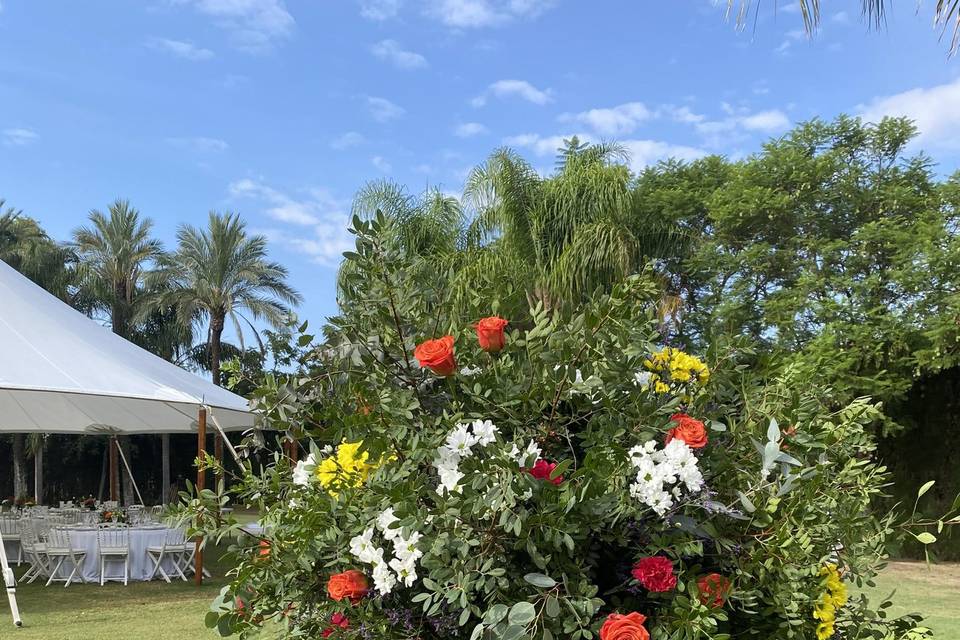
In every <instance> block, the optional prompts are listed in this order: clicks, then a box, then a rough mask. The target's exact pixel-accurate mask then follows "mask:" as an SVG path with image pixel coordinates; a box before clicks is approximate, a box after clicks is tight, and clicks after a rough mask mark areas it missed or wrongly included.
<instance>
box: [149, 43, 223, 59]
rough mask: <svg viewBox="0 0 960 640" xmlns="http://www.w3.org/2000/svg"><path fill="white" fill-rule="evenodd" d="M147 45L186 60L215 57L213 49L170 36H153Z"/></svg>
mask: <svg viewBox="0 0 960 640" xmlns="http://www.w3.org/2000/svg"><path fill="white" fill-rule="evenodd" d="M147 46H148V47H150V48H151V49H156V50H157V51H163V52H165V53H169V54H172V55H175V56H177V57H178V58H183V59H184V60H194V61H196V60H209V59H210V58H212V57H213V51H211V50H210V49H204V48H203V47H198V46H197V45H195V44H193V43H192V42H184V41H183V40H171V39H169V38H151V39H149V40H147Z"/></svg>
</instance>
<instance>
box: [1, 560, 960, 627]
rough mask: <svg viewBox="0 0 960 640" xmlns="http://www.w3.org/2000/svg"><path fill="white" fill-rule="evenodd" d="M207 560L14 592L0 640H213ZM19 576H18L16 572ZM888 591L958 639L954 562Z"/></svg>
mask: <svg viewBox="0 0 960 640" xmlns="http://www.w3.org/2000/svg"><path fill="white" fill-rule="evenodd" d="M207 557H208V558H209V560H213V562H212V563H211V565H212V566H211V570H212V571H213V572H214V578H213V579H212V580H207V581H205V584H204V586H203V587H201V588H199V589H198V588H196V587H194V586H193V583H192V582H191V583H189V584H187V583H183V582H176V583H174V584H166V583H165V582H159V581H158V582H149V583H142V582H140V583H133V584H131V585H129V586H127V587H124V586H123V585H122V584H119V583H110V584H107V585H105V586H103V587H100V586H99V585H71V586H70V587H69V588H66V589H65V588H63V586H62V585H57V584H54V585H51V586H50V587H44V586H43V585H42V584H39V583H34V584H32V585H20V586H19V587H18V588H17V595H18V600H19V601H20V610H21V613H22V615H23V620H24V628H22V629H20V630H19V631H14V629H13V625H12V624H11V622H10V618H9V614H8V611H7V609H6V604H5V602H2V603H0V638H4V639H6V638H11V639H14V640H77V639H80V638H82V639H83V640H127V639H128V638H135V639H137V640H168V639H170V638H176V639H177V640H214V638H216V637H218V636H217V635H216V634H215V633H214V632H212V631H208V630H207V629H206V628H204V626H203V616H204V613H206V611H207V607H208V606H209V603H210V601H211V600H212V599H213V598H214V596H215V595H216V593H217V591H218V590H219V588H220V586H221V585H222V584H223V577H222V576H223V572H224V569H225V567H223V566H222V565H219V563H217V562H216V561H215V558H216V553H215V552H214V550H212V549H211V550H208V552H207ZM18 573H21V572H18ZM894 590H896V595H895V596H894V605H893V607H891V608H890V610H889V611H890V614H891V615H902V614H905V613H914V612H917V613H921V614H923V615H924V617H925V618H926V624H927V625H928V626H929V627H930V628H931V629H933V630H934V632H935V634H936V637H937V638H940V639H943V640H956V639H960V564H945V565H938V566H933V567H930V568H928V567H927V566H926V565H924V564H923V563H916V562H895V563H891V565H890V566H889V568H888V569H887V570H886V571H885V572H884V573H883V575H882V576H881V577H880V578H879V579H878V580H877V587H876V588H873V589H870V590H868V591H869V592H870V594H871V595H872V596H876V597H883V596H886V595H888V594H889V593H890V592H892V591H894Z"/></svg>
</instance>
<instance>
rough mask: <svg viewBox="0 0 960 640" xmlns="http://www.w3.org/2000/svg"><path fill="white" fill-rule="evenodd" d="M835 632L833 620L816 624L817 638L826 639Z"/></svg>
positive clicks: (818, 639)
mask: <svg viewBox="0 0 960 640" xmlns="http://www.w3.org/2000/svg"><path fill="white" fill-rule="evenodd" d="M834 633H836V629H835V628H834V626H833V622H821V623H820V624H818V625H817V640H827V638H829V637H830V636H832V635H833V634H834Z"/></svg>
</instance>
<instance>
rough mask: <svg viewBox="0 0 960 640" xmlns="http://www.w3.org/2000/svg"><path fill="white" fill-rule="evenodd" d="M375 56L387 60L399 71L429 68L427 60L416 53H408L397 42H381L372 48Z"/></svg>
mask: <svg viewBox="0 0 960 640" xmlns="http://www.w3.org/2000/svg"><path fill="white" fill-rule="evenodd" d="M370 51H371V52H372V53H373V55H375V56H377V57H378V58H380V59H381V60H386V61H387V62H389V63H391V64H392V65H393V66H395V67H397V68H398V69H405V70H408V71H409V70H411V69H422V68H424V67H426V66H427V59H426V58H424V57H423V56H422V55H420V54H419V53H416V52H414V51H407V50H406V49H404V48H403V47H402V46H400V43H399V42H397V41H396V40H381V41H380V42H378V43H377V44H375V45H373V46H372V47H370Z"/></svg>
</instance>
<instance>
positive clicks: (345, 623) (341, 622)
mask: <svg viewBox="0 0 960 640" xmlns="http://www.w3.org/2000/svg"><path fill="white" fill-rule="evenodd" d="M330 624H332V625H333V626H332V627H327V628H326V629H324V630H323V632H322V633H321V634H320V636H321V637H323V638H329V637H330V636H332V635H333V632H334V631H336V630H337V627H340V628H341V629H346V628H347V627H349V626H350V619H349V618H347V616H345V615H343V614H342V613H339V612H337V613H335V614H333V616H331V617H330Z"/></svg>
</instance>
